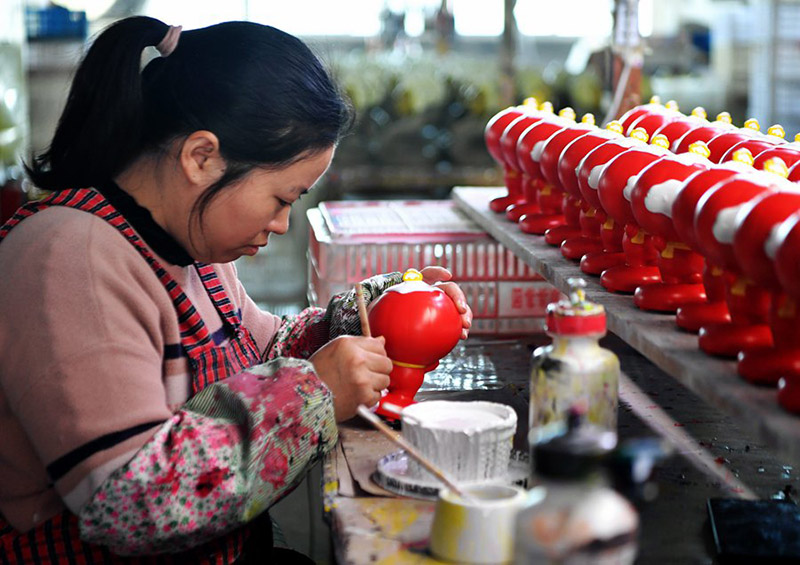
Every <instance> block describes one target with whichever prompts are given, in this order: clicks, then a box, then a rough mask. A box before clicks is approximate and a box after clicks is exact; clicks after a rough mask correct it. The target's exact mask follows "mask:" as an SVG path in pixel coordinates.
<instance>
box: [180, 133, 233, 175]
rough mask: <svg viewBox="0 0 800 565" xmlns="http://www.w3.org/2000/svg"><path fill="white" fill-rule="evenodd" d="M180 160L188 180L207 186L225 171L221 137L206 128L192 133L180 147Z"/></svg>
mask: <svg viewBox="0 0 800 565" xmlns="http://www.w3.org/2000/svg"><path fill="white" fill-rule="evenodd" d="M178 150H179V154H178V160H179V162H180V165H181V169H182V170H183V174H184V175H185V177H186V180H187V181H189V182H190V183H191V184H194V185H197V186H201V187H203V188H206V187H208V186H211V185H212V184H214V183H215V182H217V181H218V180H219V179H220V178H221V177H222V175H223V173H224V172H225V160H224V159H223V158H222V155H221V154H220V152H219V139H218V138H217V136H216V135H214V134H213V133H211V132H210V131H206V130H198V131H195V132H193V133H191V134H190V135H189V136H188V137H186V139H184V140H183V143H182V144H181V145H180V146H179V148H178Z"/></svg>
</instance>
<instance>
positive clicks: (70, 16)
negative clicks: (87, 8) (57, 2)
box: [25, 6, 89, 41]
mask: <svg viewBox="0 0 800 565" xmlns="http://www.w3.org/2000/svg"><path fill="white" fill-rule="evenodd" d="M25 29H26V32H27V34H28V39H29V40H32V41H35V40H48V39H86V36H87V34H88V29H89V25H88V22H87V21H86V12H71V11H69V10H67V9H66V8H62V7H61V6H50V7H48V8H44V9H42V10H37V9H32V8H27V9H26V10H25Z"/></svg>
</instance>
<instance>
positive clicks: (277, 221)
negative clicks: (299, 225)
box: [269, 206, 292, 235]
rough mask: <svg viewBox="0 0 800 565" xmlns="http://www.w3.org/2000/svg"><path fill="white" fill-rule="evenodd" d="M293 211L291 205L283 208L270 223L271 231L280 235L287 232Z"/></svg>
mask: <svg viewBox="0 0 800 565" xmlns="http://www.w3.org/2000/svg"><path fill="white" fill-rule="evenodd" d="M291 211H292V210H291V208H290V207H289V206H287V207H286V208H285V209H284V210H281V211H280V213H279V214H278V215H277V216H275V218H274V219H273V220H272V222H271V223H270V225H269V231H271V232H272V233H277V234H279V235H282V234H285V233H286V232H287V231H289V216H290V214H291Z"/></svg>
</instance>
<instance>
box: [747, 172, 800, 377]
mask: <svg viewBox="0 0 800 565" xmlns="http://www.w3.org/2000/svg"><path fill="white" fill-rule="evenodd" d="M768 163H770V162H768ZM772 163H774V161H772ZM768 166H769V165H768ZM774 166H775V165H773V167H774ZM784 167H785V165H784ZM783 174H788V169H785V168H784V169H783ZM778 186H779V191H778V192H775V193H767V194H766V195H765V196H764V197H763V198H756V199H753V200H751V201H750V202H749V203H748V204H746V205H745V206H744V207H743V208H742V209H741V210H740V211H739V213H738V214H737V216H736V233H735V235H734V237H733V251H734V253H735V255H736V258H737V260H738V262H739V266H740V268H741V271H742V274H744V275H745V276H746V277H750V279H751V280H752V281H753V282H754V283H755V284H756V285H758V286H760V287H761V288H763V289H764V290H767V291H769V292H770V293H771V295H772V296H771V298H772V300H771V306H770V316H769V324H770V329H771V330H772V338H773V341H774V343H775V347H772V348H765V349H749V350H746V351H743V352H741V353H739V362H738V364H737V370H738V372H739V375H741V376H742V377H744V378H745V379H746V380H747V381H749V382H752V383H756V384H766V385H776V384H777V383H778V379H779V378H780V377H782V376H786V375H788V374H790V373H792V374H794V375H796V376H800V319H798V316H797V311H796V309H795V308H787V307H786V305H787V301H788V300H789V298H788V297H787V296H786V294H785V293H784V291H783V287H782V286H781V284H780V281H779V280H778V275H777V273H776V271H775V262H774V256H775V251H776V245H777V241H776V231H777V227H778V225H779V224H781V223H782V222H783V221H785V220H786V219H787V218H788V217H789V216H791V215H792V214H793V213H795V212H797V211H798V210H800V187H798V186H797V185H795V184H794V183H791V182H789V181H786V183H785V186H781V185H778Z"/></svg>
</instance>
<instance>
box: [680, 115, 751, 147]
mask: <svg viewBox="0 0 800 565" xmlns="http://www.w3.org/2000/svg"><path fill="white" fill-rule="evenodd" d="M733 129H736V126H734V125H733V124H732V123H731V115H730V114H729V113H728V112H720V113H719V114H718V115H717V119H716V120H714V121H713V122H711V123H709V124H705V125H701V126H700V127H696V128H694V129H690V130H689V131H687V132H686V133H684V134H683V135H682V136H681V137H679V138H678V139H676V140H675V141H673V142H672V144H671V145H670V149H671V150H672V152H673V153H686V152H687V151H689V146H690V145H691V144H692V143H694V142H695V141H703V142H705V143H708V142H709V141H711V140H712V139H713V138H714V137H716V136H718V135H719V134H721V133H723V132H725V131H729V130H733Z"/></svg>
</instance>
